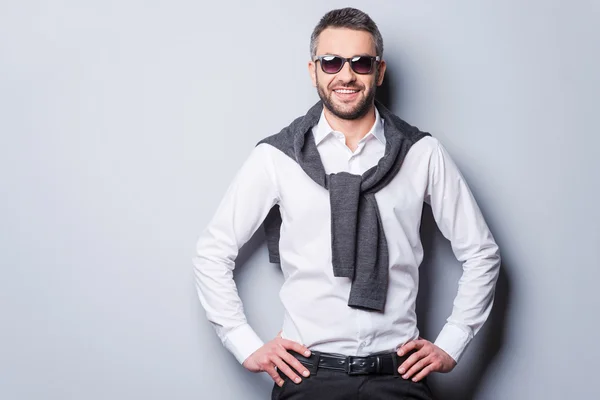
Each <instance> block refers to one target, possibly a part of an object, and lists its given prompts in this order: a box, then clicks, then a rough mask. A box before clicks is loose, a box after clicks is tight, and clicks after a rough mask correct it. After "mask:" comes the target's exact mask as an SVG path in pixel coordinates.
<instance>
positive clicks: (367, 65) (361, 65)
mask: <svg viewBox="0 0 600 400" xmlns="http://www.w3.org/2000/svg"><path fill="white" fill-rule="evenodd" d="M372 67H373V59H372V58H370V57H354V58H353V59H352V69H353V70H354V72H356V73H357V74H368V73H369V72H371V68H372Z"/></svg>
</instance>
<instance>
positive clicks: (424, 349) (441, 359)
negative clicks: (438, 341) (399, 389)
mask: <svg viewBox="0 0 600 400" xmlns="http://www.w3.org/2000/svg"><path fill="white" fill-rule="evenodd" d="M412 350H417V351H415V352H414V353H413V354H411V355H410V357H408V359H407V360H406V361H404V362H403V363H402V365H401V366H400V367H399V368H398V372H399V373H400V375H402V378H404V379H410V377H411V376H414V378H412V380H413V382H419V381H420V380H421V379H423V378H425V377H426V376H427V375H429V374H430V373H431V372H450V371H452V369H453V368H454V367H455V366H456V361H454V359H453V358H452V357H450V356H449V355H448V353H446V352H445V351H444V350H442V349H440V348H439V347H437V346H436V345H435V344H433V343H431V342H430V341H428V340H425V339H421V338H419V339H417V340H413V341H410V342H408V343H405V344H404V345H402V347H400V348H399V349H398V355H399V356H403V355H404V354H407V353H408V352H410V351H412Z"/></svg>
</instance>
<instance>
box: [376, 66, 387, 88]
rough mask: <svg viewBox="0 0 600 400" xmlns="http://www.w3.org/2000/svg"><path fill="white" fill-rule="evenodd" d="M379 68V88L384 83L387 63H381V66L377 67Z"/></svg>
mask: <svg viewBox="0 0 600 400" xmlns="http://www.w3.org/2000/svg"><path fill="white" fill-rule="evenodd" d="M377 68H379V75H378V76H377V86H381V84H382V83H383V77H384V75H385V69H386V68H387V65H386V64H385V61H384V60H381V61H379V65H378V66H377Z"/></svg>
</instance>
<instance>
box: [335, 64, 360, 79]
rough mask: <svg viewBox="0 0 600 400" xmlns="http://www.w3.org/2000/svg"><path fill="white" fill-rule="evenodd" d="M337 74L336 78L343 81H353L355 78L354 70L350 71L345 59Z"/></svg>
mask: <svg viewBox="0 0 600 400" xmlns="http://www.w3.org/2000/svg"><path fill="white" fill-rule="evenodd" d="M337 75H338V76H337V77H338V79H339V80H341V81H343V82H354V81H355V80H356V74H355V73H354V71H352V68H350V63H349V62H347V61H346V62H345V63H344V66H343V67H342V69H341V70H340V72H338V73H337Z"/></svg>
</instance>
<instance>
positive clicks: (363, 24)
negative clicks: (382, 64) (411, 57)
mask: <svg viewBox="0 0 600 400" xmlns="http://www.w3.org/2000/svg"><path fill="white" fill-rule="evenodd" d="M327 28H349V29H354V30H358V31H366V32H369V33H370V34H371V36H372V37H373V42H374V43H375V51H376V52H377V54H376V55H378V56H379V57H383V38H382V37H381V33H380V32H379V28H377V24H375V21H373V20H372V19H371V17H369V16H368V15H367V14H366V13H365V12H363V11H360V10H357V9H356V8H351V7H347V8H340V9H338V10H331V11H329V12H328V13H327V14H325V15H324V16H323V18H321V20H320V21H319V23H318V24H317V26H316V27H315V29H314V31H313V33H312V35H311V36H310V55H311V59H313V60H314V58H315V56H316V55H317V44H318V40H319V35H320V34H321V32H323V31H324V30H325V29H327Z"/></svg>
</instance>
